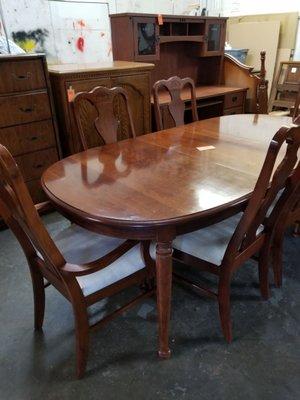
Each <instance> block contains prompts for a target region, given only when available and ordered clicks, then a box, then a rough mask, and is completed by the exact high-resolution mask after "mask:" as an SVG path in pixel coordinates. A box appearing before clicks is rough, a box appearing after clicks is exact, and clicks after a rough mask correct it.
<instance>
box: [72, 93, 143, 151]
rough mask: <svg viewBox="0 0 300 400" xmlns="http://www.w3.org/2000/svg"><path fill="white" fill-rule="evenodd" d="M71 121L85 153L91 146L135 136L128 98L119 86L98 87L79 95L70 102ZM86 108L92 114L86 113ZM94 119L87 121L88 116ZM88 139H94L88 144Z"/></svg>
mask: <svg viewBox="0 0 300 400" xmlns="http://www.w3.org/2000/svg"><path fill="white" fill-rule="evenodd" d="M72 103H73V110H74V118H75V121H76V128H77V131H78V133H79V136H80V141H81V146H82V148H83V149H84V150H87V149H88V148H89V147H93V145H95V146H96V145H98V146H99V145H103V144H108V143H114V142H117V141H118V140H120V139H124V138H128V136H126V134H129V135H130V136H129V137H135V131H134V126H133V120H132V114H131V111H130V107H129V99H128V95H127V93H126V91H125V90H124V89H123V88H121V87H114V88H111V89H109V88H106V87H104V86H97V87H95V88H94V89H92V90H91V91H90V92H79V93H77V94H76V95H75V97H74V100H73V102H72ZM123 105H124V110H125V115H122V120H120V119H119V116H120V112H119V108H120V106H123ZM89 108H91V109H92V112H91V113H89V112H88V111H89ZM93 112H94V114H95V119H93V120H92V121H91V120H90V116H91V114H93ZM93 127H94V129H95V133H96V134H94V135H93V137H92V138H88V133H90V132H91V131H92V128H93ZM91 139H92V140H93V139H94V140H95V141H96V139H97V141H96V143H93V141H92V143H91Z"/></svg>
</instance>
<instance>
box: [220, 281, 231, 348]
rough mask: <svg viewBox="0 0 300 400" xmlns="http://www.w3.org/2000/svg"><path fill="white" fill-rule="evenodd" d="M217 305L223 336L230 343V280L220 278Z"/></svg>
mask: <svg viewBox="0 0 300 400" xmlns="http://www.w3.org/2000/svg"><path fill="white" fill-rule="evenodd" d="M218 303H219V314H220V320H221V327H222V331H223V335H224V337H225V339H226V340H227V342H228V343H231V342H232V324H231V317H230V278H224V277H221V278H220V281H219V289H218Z"/></svg>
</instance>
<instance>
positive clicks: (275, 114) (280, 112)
mask: <svg viewBox="0 0 300 400" xmlns="http://www.w3.org/2000/svg"><path fill="white" fill-rule="evenodd" d="M290 114H291V111H290V110H274V111H270V112H269V115H272V117H284V116H289V115H290Z"/></svg>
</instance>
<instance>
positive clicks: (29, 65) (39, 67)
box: [0, 60, 46, 94]
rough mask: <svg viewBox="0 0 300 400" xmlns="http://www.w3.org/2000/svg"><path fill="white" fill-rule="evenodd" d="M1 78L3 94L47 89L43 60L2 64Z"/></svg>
mask: <svg viewBox="0 0 300 400" xmlns="http://www.w3.org/2000/svg"><path fill="white" fill-rule="evenodd" d="M0 77H1V79H0V93H1V94H4V93H14V92H23V91H26V90H34V89H43V88H45V87H46V80H45V74H44V68H43V63H42V62H41V60H25V61H23V60H22V61H5V62H0ZM3 78H5V79H3Z"/></svg>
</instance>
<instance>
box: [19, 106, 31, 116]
mask: <svg viewBox="0 0 300 400" xmlns="http://www.w3.org/2000/svg"><path fill="white" fill-rule="evenodd" d="M19 110H20V111H22V112H24V113H26V114H28V113H31V112H32V111H33V110H34V106H32V107H25V108H24V107H20V108H19Z"/></svg>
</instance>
